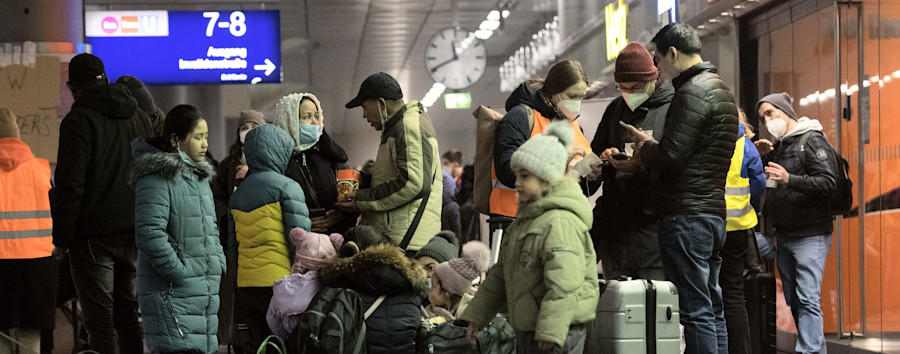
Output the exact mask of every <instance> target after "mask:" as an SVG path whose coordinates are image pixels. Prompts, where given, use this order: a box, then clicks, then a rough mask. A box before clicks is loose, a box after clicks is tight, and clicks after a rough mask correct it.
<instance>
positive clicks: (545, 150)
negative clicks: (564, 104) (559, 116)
mask: <svg viewBox="0 0 900 354" xmlns="http://www.w3.org/2000/svg"><path fill="white" fill-rule="evenodd" d="M574 139H575V136H574V134H573V133H572V128H571V127H569V122H568V121H566V120H558V121H555V122H553V123H550V126H549V127H547V130H546V131H544V134H540V135H535V136H533V137H531V139H528V141H526V142H525V143H524V144H522V146H520V147H519V149H518V150H516V152H514V153H513V156H512V167H513V168H516V167H521V168H524V169H526V170H528V171H530V172H531V173H533V174H534V175H535V176H538V177H539V178H540V179H542V180H544V181H547V182H552V181H555V180H557V179H560V178H562V177H563V175H564V174H565V172H566V162H567V161H566V160H568V158H569V152H568V151H569V145H571V144H572V140H574Z"/></svg>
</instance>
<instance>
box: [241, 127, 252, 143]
mask: <svg viewBox="0 0 900 354" xmlns="http://www.w3.org/2000/svg"><path fill="white" fill-rule="evenodd" d="M249 132H250V129H247V130H245V131H242V132H240V133H238V137H239V138H240V139H241V144H243V143H244V139H247V133H249Z"/></svg>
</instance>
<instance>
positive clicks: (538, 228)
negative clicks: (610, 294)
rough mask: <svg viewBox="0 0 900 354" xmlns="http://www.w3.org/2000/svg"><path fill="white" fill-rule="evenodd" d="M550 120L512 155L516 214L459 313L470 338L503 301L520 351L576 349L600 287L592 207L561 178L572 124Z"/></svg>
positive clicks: (574, 186)
mask: <svg viewBox="0 0 900 354" xmlns="http://www.w3.org/2000/svg"><path fill="white" fill-rule="evenodd" d="M566 123H567V122H555V123H552V124H550V127H549V128H547V131H546V132H544V134H542V135H536V136H534V137H532V138H531V139H529V140H528V141H526V142H525V144H522V146H521V147H519V149H518V150H517V151H516V152H515V153H514V154H513V156H512V167H513V170H514V172H515V173H516V200H517V203H518V206H519V208H518V213H517V214H516V221H515V222H513V223H512V224H511V225H510V226H509V228H508V229H507V231H506V232H505V235H504V238H503V241H502V244H501V246H500V257H499V259H498V261H497V264H495V265H494V266H493V267H492V268H491V269H490V271H488V274H487V279H486V280H485V281H484V283H483V284H482V285H481V288H480V289H479V290H478V292H477V293H476V294H475V298H474V299H472V302H471V303H470V304H469V307H468V308H467V309H466V311H465V313H464V314H463V315H462V317H461V319H462V320H466V321H468V322H469V330H468V337H469V340H470V341H472V342H473V343H474V340H475V334H476V333H477V332H478V331H479V330H480V329H481V327H483V326H484V325H485V324H487V323H488V322H490V321H491V319H493V318H494V316H495V315H496V314H497V310H498V309H500V308H503V307H504V305H505V306H506V307H507V309H508V312H509V322H510V324H511V325H512V326H513V328H515V330H516V340H517V348H518V352H519V353H531V352H538V351H548V350H553V352H554V353H581V352H582V351H583V350H584V340H585V328H584V323H585V322H587V321H590V320H592V319H593V318H594V315H595V313H596V309H597V301H598V299H599V297H600V290H599V287H598V284H597V264H596V258H595V253H594V246H593V243H592V242H591V236H590V225H591V223H592V221H593V215H592V213H591V207H590V205H589V204H588V200H587V198H586V197H585V196H584V195H583V194H582V193H581V189H580V187H579V186H578V184H577V183H576V182H575V181H574V180H572V179H571V178H569V177H566V176H565V170H566V165H567V162H568V161H569V159H570V156H569V155H570V152H569V151H568V150H569V149H568V148H569V146H570V145H571V143H572V140H573V135H572V129H571V128H569V126H568V125H567V124H566Z"/></svg>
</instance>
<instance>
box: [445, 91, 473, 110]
mask: <svg viewBox="0 0 900 354" xmlns="http://www.w3.org/2000/svg"><path fill="white" fill-rule="evenodd" d="M471 106H472V95H470V94H469V93H468V92H464V93H448V94H445V95H444V107H447V109H461V108H469V107H471Z"/></svg>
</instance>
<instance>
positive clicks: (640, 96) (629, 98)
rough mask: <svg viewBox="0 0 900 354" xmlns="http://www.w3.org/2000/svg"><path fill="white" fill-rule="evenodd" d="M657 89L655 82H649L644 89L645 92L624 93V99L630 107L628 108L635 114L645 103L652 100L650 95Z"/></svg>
mask: <svg viewBox="0 0 900 354" xmlns="http://www.w3.org/2000/svg"><path fill="white" fill-rule="evenodd" d="M655 88H656V83H655V82H652V81H651V82H648V83H647V86H645V88H644V92H640V93H637V92H635V93H631V92H622V98H624V99H625V104H627V105H628V108H629V109H631V111H632V112H634V111H635V110H636V109H638V107H640V106H641V105H642V104H644V102H647V100H649V99H650V94H651V93H652V92H653V90H654V89H655Z"/></svg>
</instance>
